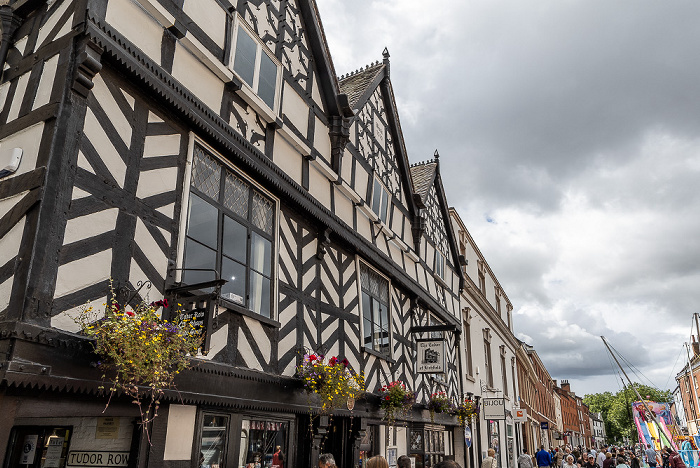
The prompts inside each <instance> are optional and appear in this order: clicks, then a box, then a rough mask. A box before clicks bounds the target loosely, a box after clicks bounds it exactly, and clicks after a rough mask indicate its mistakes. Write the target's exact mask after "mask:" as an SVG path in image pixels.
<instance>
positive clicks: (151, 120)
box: [148, 111, 165, 123]
mask: <svg viewBox="0 0 700 468" xmlns="http://www.w3.org/2000/svg"><path fill="white" fill-rule="evenodd" d="M163 122H165V120H163V119H161V118H160V117H158V116H157V115H156V114H154V113H153V112H151V111H148V123H163Z"/></svg>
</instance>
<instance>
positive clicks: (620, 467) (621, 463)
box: [617, 455, 630, 468]
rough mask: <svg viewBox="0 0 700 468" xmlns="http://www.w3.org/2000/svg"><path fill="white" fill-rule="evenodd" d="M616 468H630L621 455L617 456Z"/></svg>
mask: <svg viewBox="0 0 700 468" xmlns="http://www.w3.org/2000/svg"><path fill="white" fill-rule="evenodd" d="M617 468H630V466H629V465H628V464H627V463H626V462H625V457H624V456H622V455H619V456H618V457H617Z"/></svg>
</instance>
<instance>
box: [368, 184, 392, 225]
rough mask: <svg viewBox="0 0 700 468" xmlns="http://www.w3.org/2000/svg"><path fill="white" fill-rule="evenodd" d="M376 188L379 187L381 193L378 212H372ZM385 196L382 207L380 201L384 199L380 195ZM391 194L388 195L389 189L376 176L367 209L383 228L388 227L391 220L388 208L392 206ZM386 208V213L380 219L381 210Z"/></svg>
mask: <svg viewBox="0 0 700 468" xmlns="http://www.w3.org/2000/svg"><path fill="white" fill-rule="evenodd" d="M377 186H379V190H380V192H381V195H380V196H379V208H378V211H379V212H377V211H374V197H375V196H376V190H377ZM384 194H386V206H383V204H382V200H384V197H383V196H382V195H384ZM391 198H392V197H391V193H389V189H387V188H386V186H385V185H384V183H383V182H382V181H381V180H379V177H377V176H376V175H375V176H374V182H373V183H372V198H371V200H370V203H369V209H370V210H371V211H372V213H374V214H375V215H376V216H377V219H378V220H379V221H381V223H382V224H384V225H385V226H389V221H390V219H391V210H390V209H389V207H390V206H391V205H392V203H391ZM383 207H384V208H386V213H385V214H384V217H382V208H383Z"/></svg>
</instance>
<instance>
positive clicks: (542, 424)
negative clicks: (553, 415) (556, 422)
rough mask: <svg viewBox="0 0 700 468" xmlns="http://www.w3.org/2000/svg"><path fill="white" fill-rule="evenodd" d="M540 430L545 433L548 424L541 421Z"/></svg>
mask: <svg viewBox="0 0 700 468" xmlns="http://www.w3.org/2000/svg"><path fill="white" fill-rule="evenodd" d="M540 429H542V430H543V431H546V430H547V429H549V423H548V422H547V421H542V422H541V423H540Z"/></svg>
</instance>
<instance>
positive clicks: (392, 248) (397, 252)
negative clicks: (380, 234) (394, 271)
mask: <svg viewBox="0 0 700 468" xmlns="http://www.w3.org/2000/svg"><path fill="white" fill-rule="evenodd" d="M389 254H390V255H391V258H392V260H394V261H395V262H396V263H398V264H399V265H401V255H402V252H401V249H399V248H398V247H397V246H396V244H394V243H393V242H389Z"/></svg>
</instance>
